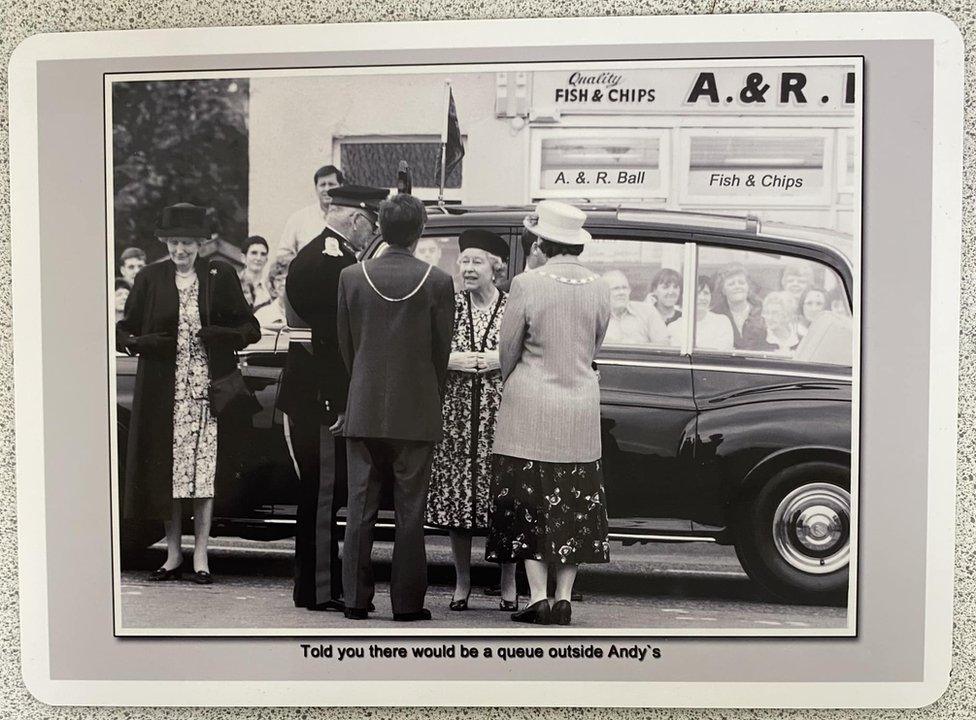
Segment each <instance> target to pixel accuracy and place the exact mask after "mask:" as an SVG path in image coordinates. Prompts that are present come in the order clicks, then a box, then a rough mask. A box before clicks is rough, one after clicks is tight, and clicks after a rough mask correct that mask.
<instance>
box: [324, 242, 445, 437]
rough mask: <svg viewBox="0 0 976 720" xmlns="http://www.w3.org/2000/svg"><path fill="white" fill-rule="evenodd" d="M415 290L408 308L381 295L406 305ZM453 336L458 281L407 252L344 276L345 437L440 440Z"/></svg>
mask: <svg viewBox="0 0 976 720" xmlns="http://www.w3.org/2000/svg"><path fill="white" fill-rule="evenodd" d="M364 267H365V271H364ZM367 273H368V275H369V280H372V282H373V284H374V285H375V286H376V289H375V290H374V288H373V287H372V286H371V285H370V283H369V281H368V280H367V275H366V274H367ZM425 274H426V275H427V277H426V280H424V276H425ZM421 281H423V282H421ZM418 286H419V289H417V288H418ZM415 289H417V291H416V292H415V293H414V294H413V295H412V296H411V297H409V298H407V299H406V300H403V301H402V302H390V301H389V300H385V299H383V298H382V297H380V295H379V293H382V294H383V295H385V296H387V297H388V298H403V297H405V296H407V295H409V294H410V293H411V292H412V291H414V290H415ZM377 291H378V292H377ZM453 330H454V281H453V280H452V279H451V276H450V275H448V274H447V273H445V272H444V271H443V270H440V269H439V268H436V267H432V266H430V265H428V264H427V263H425V262H423V261H422V260H418V259H417V258H415V257H413V255H411V254H410V252H409V251H408V250H406V249H403V248H397V247H390V248H388V249H387V251H386V252H385V253H384V254H383V255H381V256H380V257H378V258H374V259H372V260H367V261H366V262H365V263H363V264H360V265H356V266H354V267H349V268H346V269H345V270H343V271H342V275H341V276H340V278H339V323H338V331H339V348H340V350H341V351H342V357H343V360H345V363H346V367H347V368H348V369H349V373H350V385H349V404H348V407H347V409H346V427H345V434H346V435H347V436H349V437H371V438H385V439H391V440H416V441H424V442H437V441H438V440H440V439H441V434H442V428H441V422H442V420H441V401H442V398H443V394H444V387H445V384H446V382H447V361H448V358H449V357H450V354H451V337H452V335H453Z"/></svg>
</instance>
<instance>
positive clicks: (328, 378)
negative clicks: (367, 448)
mask: <svg viewBox="0 0 976 720" xmlns="http://www.w3.org/2000/svg"><path fill="white" fill-rule="evenodd" d="M355 264H356V255H355V254H354V252H353V251H352V248H350V247H349V243H348V242H347V241H346V240H345V239H344V238H342V237H341V236H339V235H338V234H337V233H336V232H335V231H333V230H332V229H330V228H326V229H325V230H323V231H322V233H321V234H319V236H318V237H316V238H315V239H313V240H312V241H311V242H309V243H308V244H307V245H305V247H303V248H302V249H301V250H300V251H299V252H298V255H296V256H295V259H294V260H292V261H291V264H290V265H289V267H288V282H287V284H286V285H285V296H286V300H287V302H288V306H289V307H290V308H291V309H293V310H294V312H295V313H297V314H298V315H299V316H300V318H301V319H302V320H303V321H304V323H305V324H307V326H308V327H309V328H310V329H311V331H312V343H311V355H309V353H308V350H307V349H305V348H304V347H303V346H302V345H301V344H299V343H294V342H293V343H291V344H290V345H289V347H288V358H287V361H286V366H285V377H284V378H283V380H282V388H281V396H280V398H279V400H278V407H280V408H281V409H282V410H284V411H285V412H287V413H289V414H290V415H299V414H305V413H310V414H315V413H316V410H317V411H318V415H319V419H320V420H323V421H324V420H327V419H329V417H330V416H331V415H334V414H335V413H338V412H343V411H344V410H345V408H346V395H347V394H348V392H349V373H348V372H347V371H346V366H345V364H344V363H343V362H342V357H341V356H340V354H339V344H338V338H337V336H336V315H337V312H338V302H337V298H338V287H339V274H340V273H341V272H342V270H344V269H345V268H347V267H349V266H350V265H355ZM289 324H291V320H289Z"/></svg>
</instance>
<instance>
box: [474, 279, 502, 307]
mask: <svg viewBox="0 0 976 720" xmlns="http://www.w3.org/2000/svg"><path fill="white" fill-rule="evenodd" d="M492 289H493V290H494V291H495V294H494V295H492V296H491V299H490V300H488V302H486V303H485V304H484V305H482V304H481V303H479V302H476V301H475V299H474V295H473V294H472V293H470V292H469V293H468V297H469V298H471V305H472V306H473V307H474V309H475V310H487V309H488V308H490V307H491V306H492V305H494V304H495V300H497V299H498V288H496V287H495V286H494V285H492Z"/></svg>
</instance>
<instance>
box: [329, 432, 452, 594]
mask: <svg viewBox="0 0 976 720" xmlns="http://www.w3.org/2000/svg"><path fill="white" fill-rule="evenodd" d="M433 449H434V445H433V443H429V442H416V441H408V440H387V439H379V438H348V439H347V440H346V453H347V457H348V469H349V508H348V516H347V518H346V536H345V542H344V543H343V553H342V554H343V566H342V585H343V591H344V593H345V598H346V607H348V608H355V609H365V608H367V607H368V606H369V603H370V602H372V600H373V595H374V593H375V583H374V581H373V570H372V552H373V530H374V527H375V525H376V516H377V514H378V512H379V504H380V490H381V488H382V486H383V483H385V482H391V483H392V484H393V510H394V513H395V516H396V530H395V534H394V539H393V562H392V569H391V575H390V601H391V604H392V605H393V612H394V613H412V612H416V611H418V610H421V609H423V607H424V597H425V596H426V594H427V552H426V548H425V547H424V513H425V511H426V507H427V484H428V481H429V478H430V461H431V457H432V455H433Z"/></svg>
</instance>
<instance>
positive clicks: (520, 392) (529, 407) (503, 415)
mask: <svg viewBox="0 0 976 720" xmlns="http://www.w3.org/2000/svg"><path fill="white" fill-rule="evenodd" d="M556 277H558V278H561V279H556ZM609 321H610V290H609V287H608V286H607V284H606V283H605V282H604V281H603V280H602V279H600V278H599V277H597V276H596V275H595V274H594V273H593V272H592V271H591V270H588V269H587V268H586V267H584V266H583V265H582V264H581V263H580V262H579V261H578V260H577V259H576V258H574V257H571V256H565V255H561V256H557V257H555V258H552V259H551V260H550V261H549V262H548V263H546V265H544V266H543V267H541V268H537V269H535V270H529V271H526V272H524V273H522V274H521V275H518V276H516V277H515V279H514V280H513V281H512V288H511V292H510V294H509V296H508V304H507V306H506V309H505V314H504V315H503V316H502V322H501V327H500V330H499V359H500V363H501V372H502V379H503V381H504V383H505V384H504V387H503V389H502V402H501V407H500V408H499V410H498V417H497V421H496V426H495V441H494V446H493V452H495V453H496V454H499V455H510V456H512V457H517V458H523V459H526V460H539V461H544V462H555V463H574V462H592V461H594V460H598V459H599V458H600V456H601V443H600V386H599V382H598V379H597V374H596V371H595V370H594V369H593V359H594V358H595V357H596V353H597V351H598V350H599V349H600V345H601V343H602V342H603V338H604V336H605V335H606V332H607V326H608V324H609Z"/></svg>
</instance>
